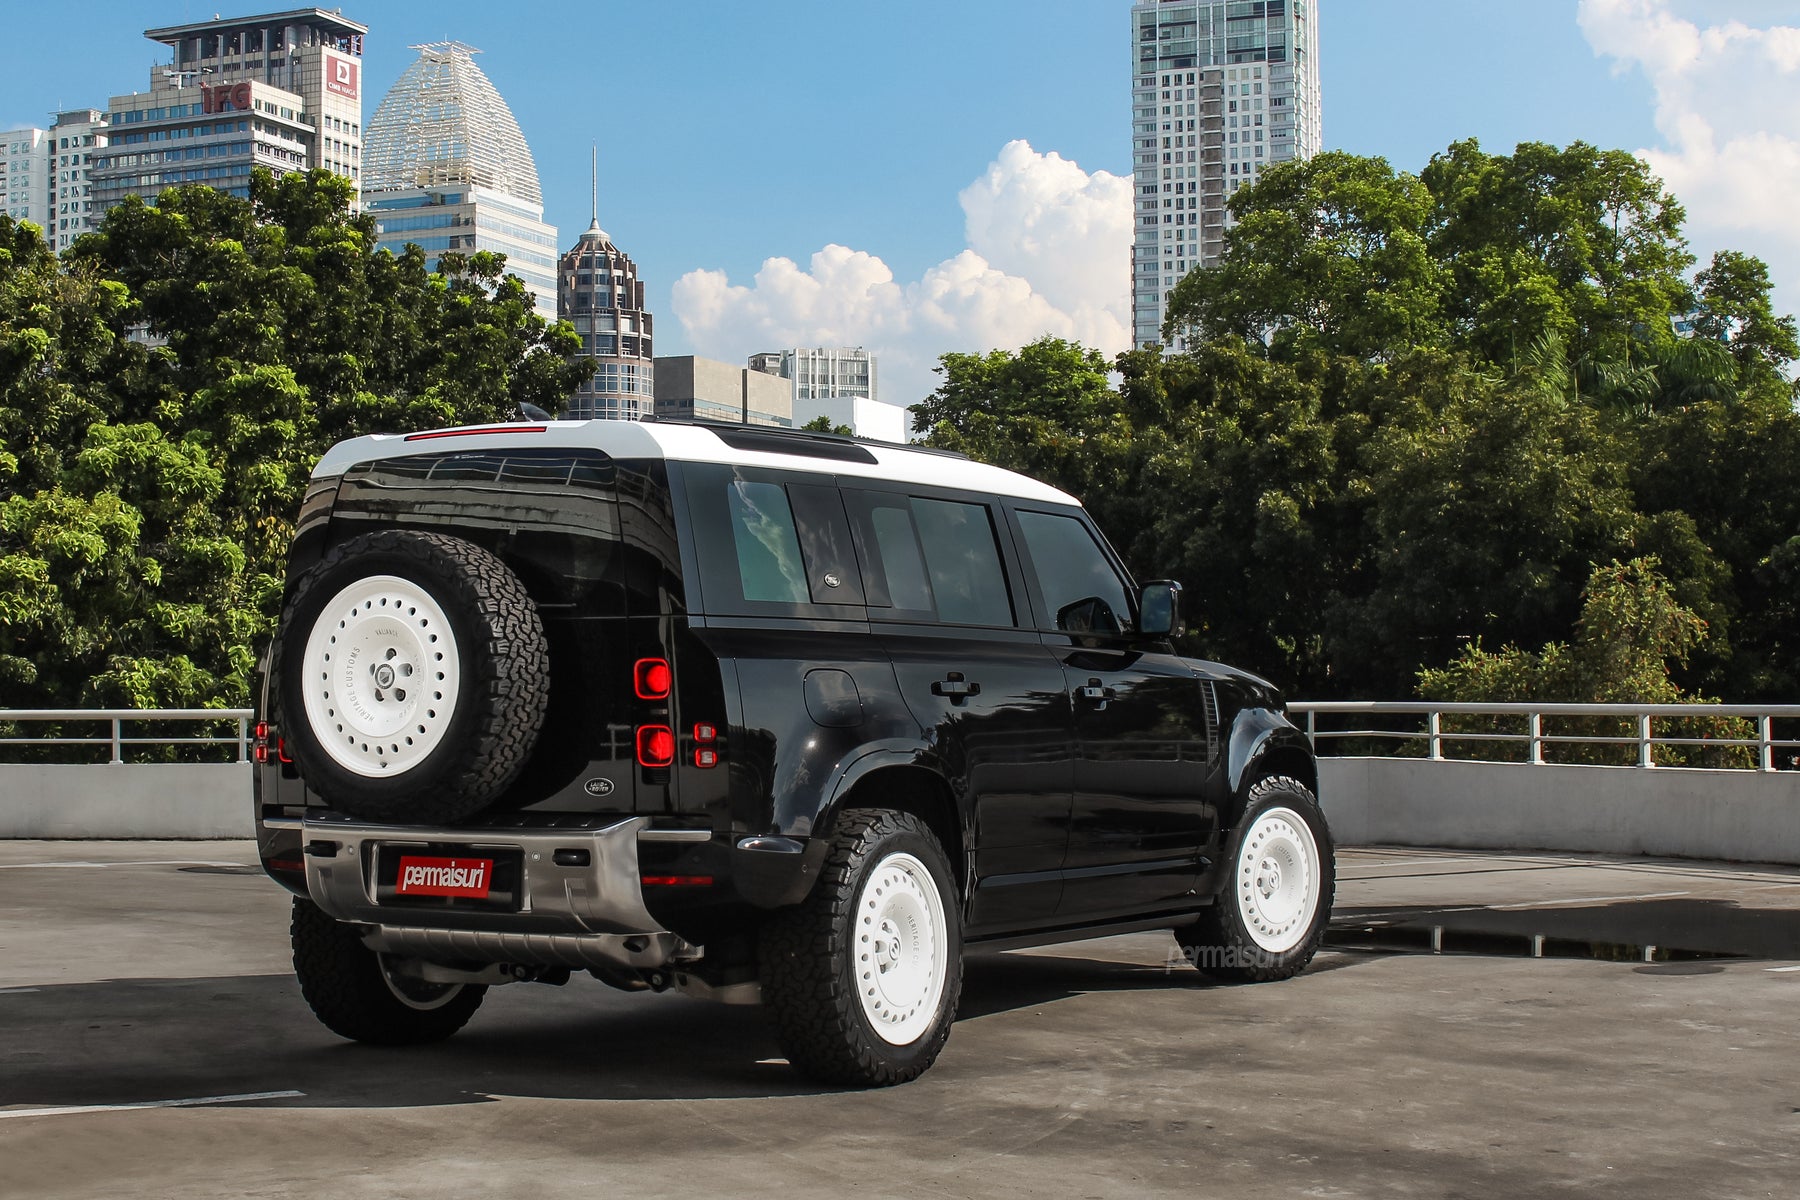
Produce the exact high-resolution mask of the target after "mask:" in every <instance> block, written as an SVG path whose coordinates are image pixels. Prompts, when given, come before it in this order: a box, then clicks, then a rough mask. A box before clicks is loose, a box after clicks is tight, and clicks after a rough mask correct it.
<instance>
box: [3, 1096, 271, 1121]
mask: <svg viewBox="0 0 1800 1200" xmlns="http://www.w3.org/2000/svg"><path fill="white" fill-rule="evenodd" d="M304 1095H306V1093H305V1092H245V1093H243V1094H242V1095H237V1096H194V1097H192V1098H190V1099H187V1100H145V1101H143V1102H142V1103H139V1104H79V1105H69V1106H66V1107H62V1108H13V1109H6V1110H4V1111H0V1121H4V1120H6V1119H7V1118H8V1117H72V1116H76V1115H78V1114H80V1113H103V1112H131V1111H132V1110H134V1109H139V1108H195V1107H198V1106H200V1105H205V1104H248V1103H250V1102H251V1101H253V1100H291V1099H293V1098H294V1097H296V1096H304Z"/></svg>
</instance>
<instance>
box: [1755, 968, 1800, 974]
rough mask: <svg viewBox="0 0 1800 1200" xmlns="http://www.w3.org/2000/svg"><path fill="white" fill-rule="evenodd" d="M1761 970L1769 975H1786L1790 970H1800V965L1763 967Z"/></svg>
mask: <svg viewBox="0 0 1800 1200" xmlns="http://www.w3.org/2000/svg"><path fill="white" fill-rule="evenodd" d="M1763 970H1765V971H1767V972H1769V974H1771V975H1786V974H1788V973H1789V972H1792V971H1800V967H1764V968H1763Z"/></svg>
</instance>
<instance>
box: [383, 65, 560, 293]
mask: <svg viewBox="0 0 1800 1200" xmlns="http://www.w3.org/2000/svg"><path fill="white" fill-rule="evenodd" d="M413 49H415V50H417V51H418V52H419V57H418V58H417V59H416V60H415V61H414V62H413V64H412V65H411V66H410V67H408V68H407V69H406V71H405V72H404V73H403V74H402V75H401V76H400V79H399V82H397V83H395V84H394V86H393V87H392V88H390V89H388V93H387V95H386V96H384V97H382V100H381V105H380V106H379V107H378V108H377V109H376V110H375V115H374V116H373V117H371V118H369V130H368V136H367V137H366V138H365V139H364V142H363V164H362V168H363V169H362V200H363V205H364V206H365V207H366V208H367V209H368V210H369V211H370V212H372V213H374V214H375V219H376V224H377V228H378V229H379V231H380V232H379V234H378V241H379V243H380V244H381V245H383V246H388V247H390V248H391V249H393V250H394V251H395V252H396V253H398V252H399V251H401V250H403V249H404V248H405V247H406V246H407V245H415V246H418V247H419V248H420V249H421V250H423V251H424V252H425V257H426V261H427V262H428V263H429V264H430V265H431V266H432V267H433V268H435V267H436V265H437V260H438V257H439V256H440V255H441V254H442V253H443V252H444V251H446V250H453V251H455V252H456V253H458V254H473V253H475V252H476V251H478V250H491V251H495V252H498V253H500V254H504V255H506V269H507V271H508V272H509V273H511V274H514V275H517V276H518V277H519V278H520V279H521V280H523V281H524V283H525V288H526V290H527V291H528V292H530V293H531V297H532V302H533V304H534V305H535V306H536V308H537V311H538V312H539V313H540V314H541V315H542V316H544V317H545V318H546V319H547V320H551V321H554V320H555V319H556V293H557V277H556V268H557V242H556V227H555V226H554V225H548V224H546V223H545V222H544V197H543V192H542V191H541V190H540V189H539V187H538V173H537V164H536V163H535V162H534V161H533V160H532V157H531V147H529V146H527V145H526V144H525V135H524V133H523V132H522V131H521V130H520V129H519V122H518V121H517V120H515V119H514V117H513V114H512V110H511V109H510V108H508V107H507V106H506V101H504V100H502V99H501V98H500V93H499V92H498V91H496V90H495V88H494V85H493V83H491V82H490V81H489V80H488V77H487V75H486V74H484V73H483V72H482V70H481V68H480V67H477V66H476V65H475V59H474V57H473V56H474V55H476V54H478V53H480V52H479V51H477V50H476V49H474V48H473V47H471V46H465V45H463V44H462V43H461V42H433V43H430V44H428V45H422V46H414V47H413Z"/></svg>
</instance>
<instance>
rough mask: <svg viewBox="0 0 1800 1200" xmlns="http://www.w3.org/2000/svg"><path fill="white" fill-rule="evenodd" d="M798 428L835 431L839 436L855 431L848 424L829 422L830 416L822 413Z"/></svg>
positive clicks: (847, 435)
mask: <svg viewBox="0 0 1800 1200" xmlns="http://www.w3.org/2000/svg"><path fill="white" fill-rule="evenodd" d="M800 428H802V429H804V430H806V431H808V432H809V433H835V434H837V435H839V436H840V437H849V436H851V435H852V434H854V433H855V432H856V430H854V429H852V428H850V427H849V426H848V425H833V424H832V423H831V418H830V417H828V416H826V415H825V414H824V413H820V414H819V415H818V416H816V417H814V418H813V419H812V420H810V421H808V422H807V423H806V424H804V425H802V426H801V427H800Z"/></svg>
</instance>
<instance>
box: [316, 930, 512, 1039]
mask: <svg viewBox="0 0 1800 1200" xmlns="http://www.w3.org/2000/svg"><path fill="white" fill-rule="evenodd" d="M289 931H290V934H291V936H292V938H293V944H294V974H295V975H296V976H298V977H299V980H300V994H301V995H302V996H304V997H305V998H306V1003H307V1005H308V1006H310V1007H311V1008H312V1010H313V1015H314V1016H316V1017H318V1018H319V1021H320V1022H321V1023H322V1024H323V1025H324V1026H325V1028H327V1029H329V1030H331V1032H333V1033H335V1034H337V1035H338V1036H340V1037H346V1038H349V1039H350V1040H351V1041H353V1042H368V1043H370V1044H372V1045H377V1046H416V1045H421V1044H423V1043H426V1042H441V1041H443V1040H444V1039H445V1038H447V1037H449V1036H450V1035H451V1034H453V1033H455V1032H456V1031H457V1030H459V1029H461V1028H462V1027H463V1026H464V1025H466V1024H468V1022H469V1018H470V1017H472V1016H474V1015H475V1010H476V1009H477V1008H480V1007H481V1000H482V997H483V996H484V995H485V994H486V992H487V988H485V987H481V986H479V985H475V984H463V983H427V982H425V981H424V980H422V979H416V978H414V977H412V976H410V975H405V974H402V973H401V972H399V971H397V970H395V969H394V965H393V962H392V960H391V959H390V958H389V957H388V956H387V955H385V954H377V953H376V952H375V951H373V950H371V949H369V948H368V947H367V946H365V945H363V942H362V938H361V937H360V936H359V935H358V934H357V932H356V929H355V928H354V927H353V926H350V925H346V924H344V923H343V922H341V921H334V920H333V919H332V918H331V917H330V916H328V915H327V914H326V913H325V912H324V911H323V910H322V909H320V908H319V906H318V905H316V904H314V903H313V902H312V901H310V900H302V899H300V898H299V897H295V898H294V917H293V924H292V925H291V926H290V930H289Z"/></svg>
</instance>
